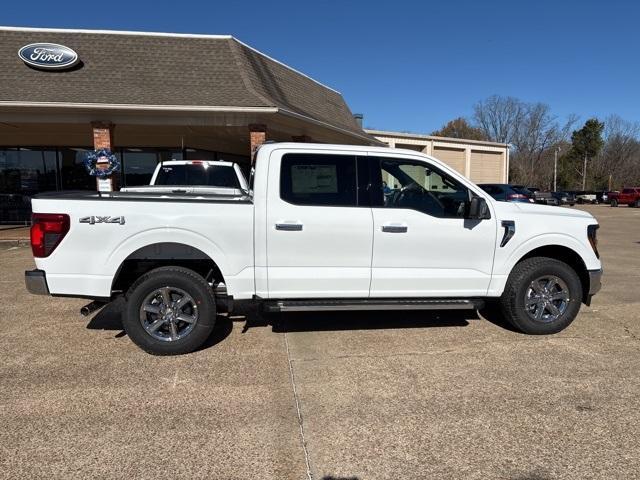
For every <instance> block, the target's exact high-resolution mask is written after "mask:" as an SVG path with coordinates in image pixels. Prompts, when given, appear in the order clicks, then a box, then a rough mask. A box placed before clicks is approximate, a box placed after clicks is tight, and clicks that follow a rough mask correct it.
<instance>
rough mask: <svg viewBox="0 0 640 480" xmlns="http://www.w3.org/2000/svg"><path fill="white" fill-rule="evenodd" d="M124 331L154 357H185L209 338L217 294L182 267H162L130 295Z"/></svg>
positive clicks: (125, 313)
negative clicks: (182, 355)
mask: <svg viewBox="0 0 640 480" xmlns="http://www.w3.org/2000/svg"><path fill="white" fill-rule="evenodd" d="M126 301H127V304H126V309H125V312H124V318H123V324H124V329H125V331H126V332H127V334H128V335H129V337H130V338H131V340H133V342H134V343H135V344H136V345H138V346H139V347H140V348H142V349H143V350H144V351H145V352H148V353H151V354H153V355H181V354H184V353H189V352H192V351H194V350H196V349H197V348H198V347H200V346H201V345H202V344H203V343H204V342H205V341H206V340H207V338H209V335H210V334H211V332H212V330H213V327H214V325H215V319H216V302H215V296H214V294H213V290H212V289H211V287H210V286H209V284H208V283H207V282H206V280H205V279H204V278H202V277H201V276H200V275H198V274H197V273H196V272H194V271H193V270H189V269H187V268H182V267H161V268H156V269H155V270H151V271H150V272H148V273H146V274H144V275H142V276H141V277H140V278H139V279H138V280H137V281H136V282H135V283H134V284H133V285H132V286H131V288H130V289H129V291H128V292H127V295H126Z"/></svg>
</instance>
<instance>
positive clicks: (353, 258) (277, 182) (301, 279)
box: [266, 149, 373, 298]
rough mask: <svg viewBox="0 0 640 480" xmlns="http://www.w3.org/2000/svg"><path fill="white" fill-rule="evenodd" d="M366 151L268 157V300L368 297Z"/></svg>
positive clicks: (303, 152)
mask: <svg viewBox="0 0 640 480" xmlns="http://www.w3.org/2000/svg"><path fill="white" fill-rule="evenodd" d="M367 184H368V165H367V157H366V153H364V152H353V151H328V150H321V149H319V150H317V151H314V150H309V149H300V151H296V150H291V149H286V150H285V149H283V150H277V149H276V150H274V151H273V152H272V153H271V156H270V159H269V180H268V187H267V212H266V221H267V225H266V245H267V246H266V251H267V259H266V260H267V282H268V291H269V298H337V297H360V298H363V297H368V296H369V283H370V280H371V255H372V242H373V220H372V214H371V208H370V206H369V203H368V202H369V199H368V194H367V191H366V189H367Z"/></svg>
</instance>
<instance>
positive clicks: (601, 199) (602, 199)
mask: <svg viewBox="0 0 640 480" xmlns="http://www.w3.org/2000/svg"><path fill="white" fill-rule="evenodd" d="M596 198H597V199H598V203H609V192H607V191H604V190H603V191H602V192H596Z"/></svg>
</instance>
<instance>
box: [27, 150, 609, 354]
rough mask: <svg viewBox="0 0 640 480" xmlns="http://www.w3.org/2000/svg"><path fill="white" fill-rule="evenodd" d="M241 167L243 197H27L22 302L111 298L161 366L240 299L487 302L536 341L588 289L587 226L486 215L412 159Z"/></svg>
mask: <svg viewBox="0 0 640 480" xmlns="http://www.w3.org/2000/svg"><path fill="white" fill-rule="evenodd" d="M254 165H255V167H254V169H253V172H252V176H251V180H250V192H251V193H250V195H237V196H229V195H223V196H220V195H189V194H182V193H175V194H162V195H159V194H154V193H135V192H131V193H126V192H125V193H123V192H113V193H109V194H101V193H98V192H95V193H93V192H86V193H77V192H68V193H64V192H62V193H51V194H41V195H39V196H37V197H35V198H34V200H33V204H32V205H33V212H34V213H33V226H32V228H31V244H32V249H33V254H34V257H35V262H36V266H37V269H36V270H32V271H27V272H25V280H26V285H27V288H28V290H29V291H30V292H31V293H36V294H50V295H53V296H72V297H83V298H88V299H91V300H93V301H94V302H92V303H91V304H90V305H89V306H87V311H88V310H92V309H94V308H95V307H96V306H99V305H102V303H104V302H109V301H110V300H112V299H114V298H115V297H117V296H120V295H124V298H125V299H126V311H125V313H124V315H123V323H124V328H125V330H126V332H127V333H128V335H129V336H130V337H131V339H132V340H133V341H134V342H135V343H136V344H138V345H139V346H140V347H141V348H143V349H144V350H146V351H147V352H150V353H154V354H163V355H169V354H179V353H186V352H190V351H192V350H194V349H196V348H198V347H199V346H200V345H201V344H202V343H203V342H204V341H205V340H206V339H207V337H208V336H209V334H210V333H211V331H212V329H213V327H214V322H215V319H216V313H217V312H219V311H225V310H227V311H228V310H229V309H230V308H232V305H233V301H238V300H248V301H254V302H261V303H262V304H263V306H264V308H266V309H267V310H269V311H281V312H287V311H305V310H322V311H327V310H366V309H372V310H402V309H465V308H480V307H481V306H482V305H483V303H484V301H485V300H487V299H494V300H496V301H498V302H499V304H500V305H501V307H502V311H503V312H504V315H505V316H506V318H507V319H508V320H509V321H510V322H511V323H512V324H513V325H514V326H515V327H517V328H518V329H520V330H521V331H523V332H526V333H530V334H548V333H555V332H558V331H560V330H562V329H564V328H565V327H566V326H567V325H569V324H570V323H571V322H572V321H573V319H574V318H575V317H576V315H577V313H578V310H579V309H580V304H581V303H587V304H588V303H589V302H590V299H591V296H592V295H594V294H595V293H596V292H597V291H598V290H599V288H600V280H601V274H602V267H601V263H600V260H599V255H598V250H597V240H596V230H597V228H598V224H597V222H596V220H595V219H594V218H593V217H592V216H591V215H589V214H588V213H585V212H582V211H577V210H573V209H571V210H570V209H564V208H558V207H549V206H545V205H535V204H526V203H510V202H497V201H495V200H493V199H492V198H491V197H490V196H489V195H488V194H487V193H485V192H484V191H483V190H482V189H481V188H479V187H477V186H476V185H474V184H473V183H471V182H470V181H469V180H467V179H466V178H465V177H463V176H462V175H460V174H459V173H457V172H456V171H455V170H453V169H451V168H450V167H448V166H446V165H444V164H443V163H441V162H439V161H438V160H436V159H434V158H431V157H428V156H426V155H423V154H421V153H418V152H415V151H406V150H399V149H388V148H379V147H364V146H360V147H358V146H341V145H315V144H296V143H274V144H266V145H263V146H262V147H261V148H260V149H259V150H258V153H257V155H256V157H255V159H254ZM389 186H393V187H394V188H393V189H391V188H390V187H389ZM96 302H102V303H96ZM91 305H93V307H91Z"/></svg>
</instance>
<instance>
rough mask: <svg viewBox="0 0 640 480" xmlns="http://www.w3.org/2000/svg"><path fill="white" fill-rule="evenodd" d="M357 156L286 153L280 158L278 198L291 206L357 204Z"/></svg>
mask: <svg viewBox="0 0 640 480" xmlns="http://www.w3.org/2000/svg"><path fill="white" fill-rule="evenodd" d="M357 186H358V178H357V173H356V157H355V156H351V155H320V154H306V153H303V154H298V153H288V154H286V155H284V156H283V157H282V165H281V171H280V197H281V198H282V199H283V200H284V201H286V202H289V203H292V204H294V205H317V206H342V207H351V206H354V207H355V206H356V205H357V204H358V188H357Z"/></svg>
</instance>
